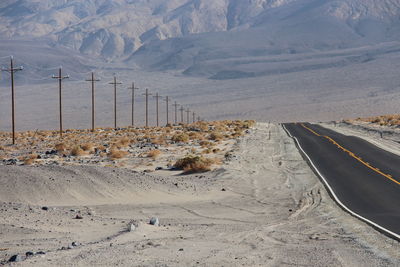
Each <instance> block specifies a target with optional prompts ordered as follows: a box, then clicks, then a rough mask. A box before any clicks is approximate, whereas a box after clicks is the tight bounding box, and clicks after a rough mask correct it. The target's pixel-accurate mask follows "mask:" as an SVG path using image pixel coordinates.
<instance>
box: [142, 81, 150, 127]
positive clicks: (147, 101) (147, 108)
mask: <svg viewBox="0 0 400 267" xmlns="http://www.w3.org/2000/svg"><path fill="white" fill-rule="evenodd" d="M143 95H144V96H146V127H149V96H150V95H151V94H150V93H149V89H147V88H146V93H145V94H143Z"/></svg>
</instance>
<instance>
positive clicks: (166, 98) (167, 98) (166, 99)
mask: <svg viewBox="0 0 400 267" xmlns="http://www.w3.org/2000/svg"><path fill="white" fill-rule="evenodd" d="M165 102H166V103H167V124H166V125H167V126H168V125H169V96H166V97H165Z"/></svg>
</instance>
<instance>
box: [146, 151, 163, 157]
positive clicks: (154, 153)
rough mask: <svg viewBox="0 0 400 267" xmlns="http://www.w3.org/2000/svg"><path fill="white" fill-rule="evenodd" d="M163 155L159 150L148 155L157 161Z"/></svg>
mask: <svg viewBox="0 0 400 267" xmlns="http://www.w3.org/2000/svg"><path fill="white" fill-rule="evenodd" d="M160 155H161V151H160V150H158V149H154V150H150V151H149V152H148V153H147V157H148V158H152V159H156V158H157V157H158V156H160Z"/></svg>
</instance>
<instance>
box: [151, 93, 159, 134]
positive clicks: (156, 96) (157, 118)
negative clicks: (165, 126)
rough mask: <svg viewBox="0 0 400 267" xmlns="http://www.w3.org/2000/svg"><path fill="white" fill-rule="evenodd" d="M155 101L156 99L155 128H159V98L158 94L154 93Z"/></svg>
mask: <svg viewBox="0 0 400 267" xmlns="http://www.w3.org/2000/svg"><path fill="white" fill-rule="evenodd" d="M153 97H154V98H155V99H156V114H157V116H156V122H157V124H156V125H157V127H159V126H160V121H159V117H158V100H159V99H160V98H161V96H160V95H159V94H158V93H156V95H155V96H153Z"/></svg>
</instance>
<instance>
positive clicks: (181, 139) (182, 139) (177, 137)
mask: <svg viewBox="0 0 400 267" xmlns="http://www.w3.org/2000/svg"><path fill="white" fill-rule="evenodd" d="M171 140H172V141H174V142H177V143H179V142H181V143H187V142H189V136H188V135H187V134H185V133H181V134H175V135H173V136H172V138H171Z"/></svg>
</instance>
